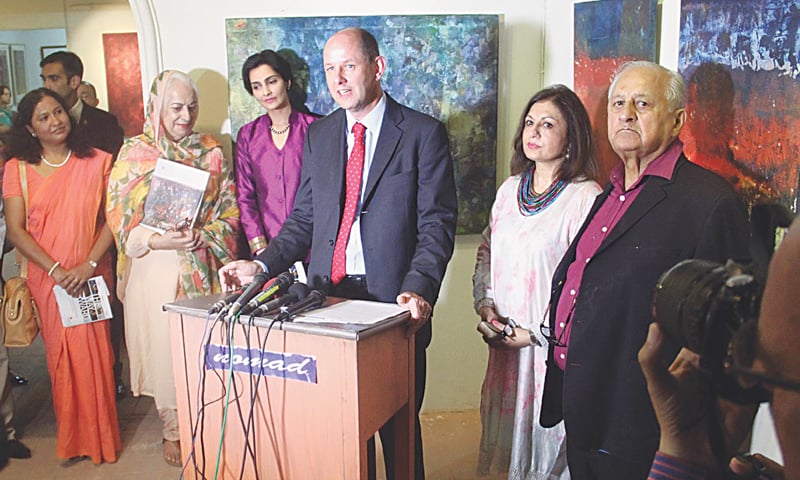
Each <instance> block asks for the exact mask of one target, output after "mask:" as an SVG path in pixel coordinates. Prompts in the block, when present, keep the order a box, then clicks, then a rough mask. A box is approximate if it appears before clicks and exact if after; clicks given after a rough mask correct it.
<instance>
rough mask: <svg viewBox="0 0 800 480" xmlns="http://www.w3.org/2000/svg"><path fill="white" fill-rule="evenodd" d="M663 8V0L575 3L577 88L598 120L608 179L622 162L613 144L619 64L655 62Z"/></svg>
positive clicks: (598, 139) (601, 156) (597, 133)
mask: <svg viewBox="0 0 800 480" xmlns="http://www.w3.org/2000/svg"><path fill="white" fill-rule="evenodd" d="M657 7H658V2H657V0H646V1H641V0H598V1H593V2H582V3H576V4H575V71H574V85H575V93H576V94H577V95H578V97H580V99H581V101H583V105H584V106H585V107H586V111H587V112H589V118H590V119H591V121H592V131H593V134H594V138H595V142H596V144H597V150H598V159H599V160H600V166H601V169H602V180H603V181H606V180H608V174H609V172H610V171H611V169H612V168H613V167H614V165H616V164H617V163H619V157H617V155H616V154H615V153H614V151H613V150H612V149H611V145H610V144H609V143H608V125H607V118H608V117H607V115H606V104H607V103H608V87H609V85H610V84H611V79H612V77H613V76H614V71H615V70H616V69H617V67H618V66H619V65H621V64H623V63H625V62H628V61H631V60H650V61H655V59H656V32H657V29H656V18H657V13H658V12H657Z"/></svg>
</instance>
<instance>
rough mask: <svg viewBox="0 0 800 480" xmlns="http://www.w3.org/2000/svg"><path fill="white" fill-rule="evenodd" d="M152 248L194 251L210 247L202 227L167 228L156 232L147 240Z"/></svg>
mask: <svg viewBox="0 0 800 480" xmlns="http://www.w3.org/2000/svg"><path fill="white" fill-rule="evenodd" d="M147 246H148V247H150V250H186V251H189V252H191V251H194V250H197V249H200V248H206V247H208V242H207V241H206V238H205V236H204V235H203V232H202V231H201V230H200V229H197V228H193V229H183V230H166V231H165V232H164V233H163V234H158V233H155V234H153V236H152V237H150V240H149V241H148V242H147Z"/></svg>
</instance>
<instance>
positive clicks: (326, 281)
mask: <svg viewBox="0 0 800 480" xmlns="http://www.w3.org/2000/svg"><path fill="white" fill-rule="evenodd" d="M322 281H323V282H325V283H329V282H330V281H331V277H329V276H327V275H325V276H323V277H322Z"/></svg>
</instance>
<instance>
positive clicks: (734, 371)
mask: <svg viewBox="0 0 800 480" xmlns="http://www.w3.org/2000/svg"><path fill="white" fill-rule="evenodd" d="M757 352H758V323H757V322H756V321H755V320H750V321H748V322H746V323H744V324H743V325H742V326H741V327H740V328H739V329H738V330H737V331H736V333H735V334H734V335H733V337H732V338H731V341H730V344H729V345H728V355H727V357H726V359H725V373H726V374H728V375H735V376H736V377H737V381H738V382H739V384H740V385H741V386H742V387H744V388H750V387H755V386H756V385H758V384H762V385H771V386H775V387H779V388H783V389H786V390H792V391H795V392H800V382H795V381H793V380H786V379H784V378H780V377H777V376H774V375H770V374H767V373H762V372H759V371H756V370H753V363H754V362H755V360H756V354H757Z"/></svg>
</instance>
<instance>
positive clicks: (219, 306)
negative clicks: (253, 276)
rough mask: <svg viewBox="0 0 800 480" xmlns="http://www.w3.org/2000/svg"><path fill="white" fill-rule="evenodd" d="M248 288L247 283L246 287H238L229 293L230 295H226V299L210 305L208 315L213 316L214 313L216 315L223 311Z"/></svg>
mask: <svg viewBox="0 0 800 480" xmlns="http://www.w3.org/2000/svg"><path fill="white" fill-rule="evenodd" d="M249 286H250V284H249V283H248V284H247V285H243V286H241V287H239V288H238V289H236V290H234V291H232V292H231V293H230V295H228V296H227V297H225V298H223V299H221V300H218V301H217V302H216V303H215V304H214V305H211V308H209V309H208V313H209V314H212V315H213V314H215V313H217V312H219V311H222V310H224V309H225V307H227V306H228V305H230V304H231V303H232V302H233V301H234V300H236V299H237V298H239V295H241V294H242V292H244V290H245V288H247V287H249Z"/></svg>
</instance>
